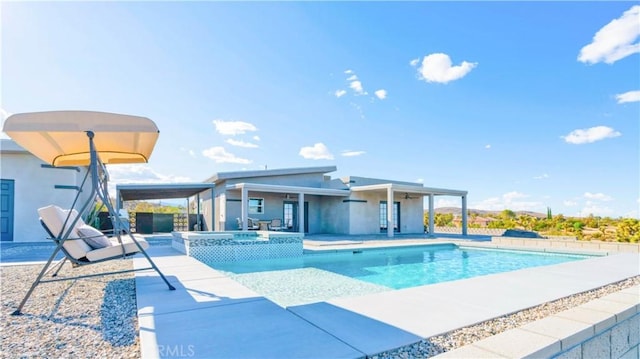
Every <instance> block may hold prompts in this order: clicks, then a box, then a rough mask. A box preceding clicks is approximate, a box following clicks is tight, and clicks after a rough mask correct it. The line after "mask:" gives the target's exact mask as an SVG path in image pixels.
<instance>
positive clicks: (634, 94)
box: [616, 90, 640, 103]
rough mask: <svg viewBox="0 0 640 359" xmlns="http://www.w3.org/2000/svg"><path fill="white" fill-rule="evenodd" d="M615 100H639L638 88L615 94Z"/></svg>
mask: <svg viewBox="0 0 640 359" xmlns="http://www.w3.org/2000/svg"><path fill="white" fill-rule="evenodd" d="M616 100H618V103H626V102H640V90H638V91H629V92H625V93H621V94H617V95H616Z"/></svg>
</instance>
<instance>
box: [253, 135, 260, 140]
mask: <svg viewBox="0 0 640 359" xmlns="http://www.w3.org/2000/svg"><path fill="white" fill-rule="evenodd" d="M252 138H253V140H254V141H260V136H257V135H256V136H253V137H252Z"/></svg>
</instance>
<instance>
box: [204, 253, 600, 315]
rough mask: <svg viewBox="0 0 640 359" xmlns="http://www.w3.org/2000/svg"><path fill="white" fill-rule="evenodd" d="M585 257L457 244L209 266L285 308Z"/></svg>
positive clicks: (583, 257)
mask: <svg viewBox="0 0 640 359" xmlns="http://www.w3.org/2000/svg"><path fill="white" fill-rule="evenodd" d="M585 258H589V256H584V255H574V254H557V253H541V252H525V251H510V250H493V249H492V250H488V249H478V248H471V247H461V246H457V245H455V244H444V245H428V246H412V247H402V248H398V247H395V248H383V249H365V250H362V251H360V250H356V251H353V250H351V251H340V252H333V253H323V254H305V255H304V256H302V257H299V258H283V259H271V260H254V261H244V262H235V263H208V264H209V265H210V266H211V267H213V268H215V269H217V270H221V271H223V272H225V273H226V274H227V275H229V276H230V277H232V278H233V279H235V280H237V281H239V282H240V283H242V284H244V285H245V286H247V287H249V288H251V289H253V290H255V291H256V292H258V293H261V294H263V295H265V296H267V297H270V296H275V297H278V298H277V299H274V298H271V297H270V299H272V300H274V301H276V302H277V303H279V304H281V305H284V306H287V305H295V304H301V303H310V302H313V301H319V300H327V299H330V298H334V297H341V296H352V295H362V294H370V293H375V292H380V291H388V290H394V289H402V288H410V287H416V286H421V285H428V284H434V283H440V282H446V281H453V280H459V279H464V278H471V277H477V276H483V275H488V274H493V273H501V272H508V271H513V270H518V269H524V268H530V267H537V266H546V265H551V264H558V263H564V262H570V261H576V260H581V259H585Z"/></svg>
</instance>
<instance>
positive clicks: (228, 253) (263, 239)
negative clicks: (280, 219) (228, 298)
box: [171, 231, 304, 263]
mask: <svg viewBox="0 0 640 359" xmlns="http://www.w3.org/2000/svg"><path fill="white" fill-rule="evenodd" d="M171 234H172V235H173V241H172V246H173V248H174V249H176V250H178V251H180V252H182V253H184V254H186V255H188V256H191V257H193V258H196V259H197V260H199V261H201V262H204V263H219V262H237V261H245V260H252V259H269V258H290V257H301V256H302V239H303V237H304V234H302V233H297V232H296V233H293V232H270V231H255V232H242V231H228V232H171Z"/></svg>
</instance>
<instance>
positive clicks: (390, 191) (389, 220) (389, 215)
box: [387, 186, 393, 238]
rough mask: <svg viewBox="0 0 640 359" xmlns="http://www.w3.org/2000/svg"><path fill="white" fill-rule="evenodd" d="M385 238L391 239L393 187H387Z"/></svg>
mask: <svg viewBox="0 0 640 359" xmlns="http://www.w3.org/2000/svg"><path fill="white" fill-rule="evenodd" d="M387 237H389V238H392V237H393V187H391V186H389V187H387Z"/></svg>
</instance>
